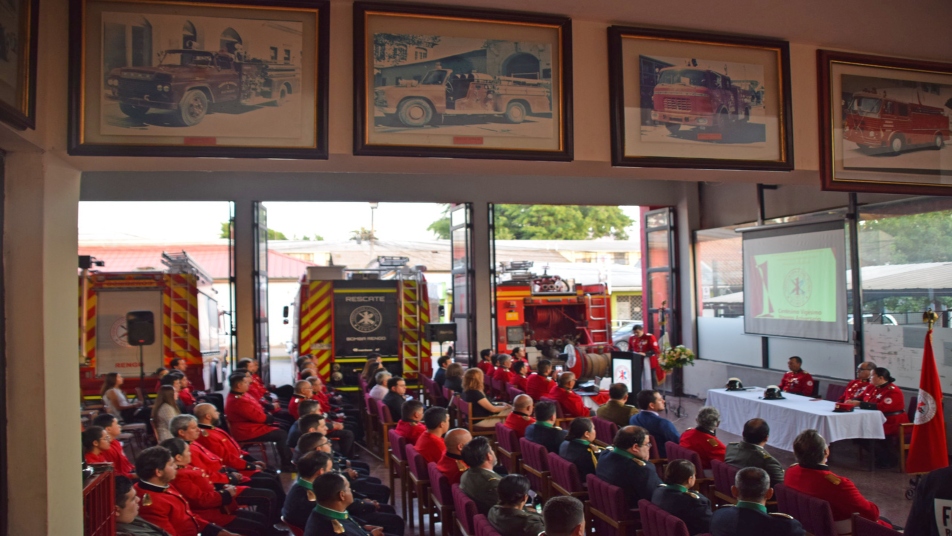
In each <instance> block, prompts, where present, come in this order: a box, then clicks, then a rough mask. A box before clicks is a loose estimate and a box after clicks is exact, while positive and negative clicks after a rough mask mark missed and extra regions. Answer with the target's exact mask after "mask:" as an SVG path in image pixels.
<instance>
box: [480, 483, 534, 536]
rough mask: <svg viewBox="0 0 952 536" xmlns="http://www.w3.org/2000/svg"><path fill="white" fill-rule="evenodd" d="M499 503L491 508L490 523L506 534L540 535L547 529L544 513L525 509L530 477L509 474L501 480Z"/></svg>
mask: <svg viewBox="0 0 952 536" xmlns="http://www.w3.org/2000/svg"><path fill="white" fill-rule="evenodd" d="M497 491H498V492H499V504H497V505H496V506H493V507H492V508H490V509H489V515H488V516H487V517H488V519H489V524H490V525H492V526H493V528H494V529H496V531H497V532H499V533H500V534H505V535H506V536H538V534H539V533H540V532H542V531H543V530H545V525H544V524H543V522H542V515H541V514H539V513H538V512H535V511H534V510H525V506H526V501H528V500H529V479H528V478H526V477H524V476H522V475H507V476H505V477H503V479H502V480H500V481H499V486H498V488H497Z"/></svg>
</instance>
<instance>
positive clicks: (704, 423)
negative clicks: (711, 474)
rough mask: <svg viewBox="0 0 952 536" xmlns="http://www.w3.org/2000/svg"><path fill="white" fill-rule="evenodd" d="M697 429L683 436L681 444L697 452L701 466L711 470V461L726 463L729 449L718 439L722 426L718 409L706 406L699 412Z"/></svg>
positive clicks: (690, 429)
mask: <svg viewBox="0 0 952 536" xmlns="http://www.w3.org/2000/svg"><path fill="white" fill-rule="evenodd" d="M696 422H697V428H688V429H687V430H685V431H684V433H683V434H681V440H680V444H681V446H682V447H684V448H686V449H691V450H693V451H694V452H697V454H698V456H700V457H701V466H702V467H703V468H704V469H708V470H709V469H710V468H711V460H717V461H719V462H722V461H724V453H725V451H726V449H727V447H725V446H724V443H721V440H720V439H717V436H716V435H715V434H716V433H717V427H718V426H720V425H721V412H720V411H717V408H713V407H711V406H704V407H703V408H701V409H700V410H699V411H698V412H697V419H696Z"/></svg>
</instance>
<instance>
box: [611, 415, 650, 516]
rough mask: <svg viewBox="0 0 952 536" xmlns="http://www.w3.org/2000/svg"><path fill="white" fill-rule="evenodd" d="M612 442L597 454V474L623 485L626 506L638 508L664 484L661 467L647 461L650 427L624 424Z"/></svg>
mask: <svg viewBox="0 0 952 536" xmlns="http://www.w3.org/2000/svg"><path fill="white" fill-rule="evenodd" d="M639 415H640V414H639ZM612 446H613V448H612V449H611V450H606V451H605V452H603V453H602V455H601V456H600V457H599V458H598V467H596V468H595V474H596V475H598V477H599V478H601V479H602V480H604V481H605V482H608V483H609V484H611V485H613V486H618V487H619V488H621V489H623V490H624V491H625V502H626V503H627V504H626V506H627V507H628V508H637V507H638V501H639V500H640V499H644V500H646V501H650V500H651V497H652V496H654V491H655V489H657V488H658V486H660V485H661V479H660V478H658V471H657V470H656V469H655V466H654V464H653V463H651V462H650V461H648V455H649V452H650V450H651V440H650V438H649V436H648V431H647V430H645V429H644V428H642V427H640V426H626V427H624V428H621V429H619V430H618V433H617V434H615V440H614V441H613V442H612Z"/></svg>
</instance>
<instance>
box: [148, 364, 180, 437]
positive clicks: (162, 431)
mask: <svg viewBox="0 0 952 536" xmlns="http://www.w3.org/2000/svg"><path fill="white" fill-rule="evenodd" d="M169 376H172V375H171V374H169V375H168V376H166V378H168V377H169ZM175 400H176V399H175V388H174V387H172V386H171V385H163V386H162V387H159V392H158V393H156V396H155V404H154V405H153V406H152V426H153V427H154V429H155V435H156V438H157V439H158V440H159V442H162V441H165V440H166V439H172V434H170V433H169V422H171V421H172V418H173V417H175V416H176V415H178V414H180V413H182V412H181V411H179V407H178V404H176V403H175Z"/></svg>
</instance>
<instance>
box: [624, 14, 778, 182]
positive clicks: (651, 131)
mask: <svg viewBox="0 0 952 536" xmlns="http://www.w3.org/2000/svg"><path fill="white" fill-rule="evenodd" d="M608 44H609V48H608V54H609V60H608V61H609V92H610V102H611V128H612V164H613V165H616V166H638V167H679V168H703V169H760V170H772V171H789V170H792V169H793V134H792V120H793V119H792V115H791V111H790V110H791V105H790V48H789V44H788V43H787V42H786V41H780V40H776V39H767V38H759V37H747V36H724V35H712V34H702V33H695V32H682V31H671V30H657V29H647V28H631V27H622V26H612V27H611V28H609V29H608Z"/></svg>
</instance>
